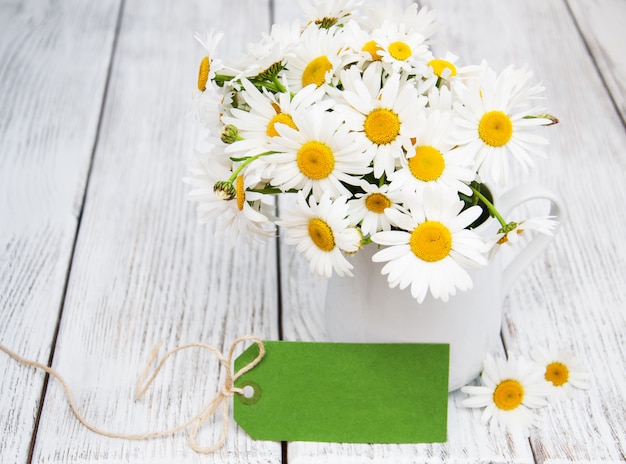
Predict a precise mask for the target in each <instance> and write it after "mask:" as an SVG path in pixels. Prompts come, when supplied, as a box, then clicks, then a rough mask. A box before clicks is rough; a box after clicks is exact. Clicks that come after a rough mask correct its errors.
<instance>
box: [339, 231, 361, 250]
mask: <svg viewBox="0 0 626 464" xmlns="http://www.w3.org/2000/svg"><path fill="white" fill-rule="evenodd" d="M342 235H343V236H344V237H346V238H348V239H349V241H350V246H344V248H342V251H343V252H344V253H345V254H347V255H353V254H355V253H357V252H358V251H360V250H361V248H363V232H361V229H360V228H358V227H355V226H350V227H348V228H347V229H346V230H344V231H343V232H342Z"/></svg>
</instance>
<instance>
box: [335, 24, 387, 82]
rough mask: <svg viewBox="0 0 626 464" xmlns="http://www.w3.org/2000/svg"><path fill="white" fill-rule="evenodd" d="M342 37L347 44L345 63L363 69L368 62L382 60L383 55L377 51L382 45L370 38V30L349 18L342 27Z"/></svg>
mask: <svg viewBox="0 0 626 464" xmlns="http://www.w3.org/2000/svg"><path fill="white" fill-rule="evenodd" d="M343 39H344V41H345V42H346V45H347V53H346V58H345V59H344V63H345V64H353V65H354V66H356V68H357V69H365V67H366V65H367V64H368V63H370V62H375V61H380V60H382V58H383V57H382V56H381V55H380V54H379V53H378V52H379V51H381V50H382V47H381V46H380V45H379V44H377V43H376V41H375V40H374V39H372V36H371V34H370V32H369V31H368V30H366V29H363V28H362V27H361V26H359V24H358V23H357V22H356V21H354V20H350V21H348V22H347V23H346V25H345V26H344V27H343ZM343 83H345V81H343Z"/></svg>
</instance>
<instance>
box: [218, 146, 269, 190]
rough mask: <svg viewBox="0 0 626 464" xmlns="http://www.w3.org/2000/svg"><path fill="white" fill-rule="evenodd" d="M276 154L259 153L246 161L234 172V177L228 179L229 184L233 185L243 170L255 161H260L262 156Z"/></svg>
mask: <svg viewBox="0 0 626 464" xmlns="http://www.w3.org/2000/svg"><path fill="white" fill-rule="evenodd" d="M274 153H276V152H275V151H266V152H265V153H259V154H258V155H254V156H251V157H250V158H248V159H246V160H245V161H243V162H242V163H241V165H239V166H238V167H237V169H235V171H233V173H232V175H231V176H230V177H229V178H228V182H230V183H233V182H234V181H235V179H237V176H238V175H239V173H240V172H241V171H242V170H243V168H245V167H246V166H247V165H249V164H250V163H252V162H253V161H254V160H257V159H259V158H260V157H261V156H267V155H273V154H274Z"/></svg>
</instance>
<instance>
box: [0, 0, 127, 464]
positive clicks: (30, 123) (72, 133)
mask: <svg viewBox="0 0 626 464" xmlns="http://www.w3.org/2000/svg"><path fill="white" fill-rule="evenodd" d="M118 7H119V1H117V0H112V1H101V2H82V1H71V0H67V1H65V2H63V3H62V4H60V5H58V4H50V3H48V2H41V1H21V2H6V1H5V2H2V3H1V4H0V63H2V65H1V66H0V343H3V344H5V345H7V346H9V347H11V348H12V349H14V350H16V351H18V352H20V353H21V354H23V355H25V356H27V357H29V358H33V359H37V360H39V361H41V362H43V363H47V362H48V358H49V356H50V349H51V345H52V341H53V337H54V332H55V327H56V325H57V320H58V317H59V308H60V305H61V302H62V298H63V291H64V287H65V280H66V276H67V272H68V266H69V261H70V258H71V253H72V247H73V243H74V237H75V234H76V224H77V217H78V215H79V212H80V208H81V204H82V198H83V193H84V188H85V180H86V177H87V173H88V170H89V164H90V160H91V153H92V148H93V145H94V139H95V137H96V129H97V125H98V120H99V115H100V105H101V102H102V97H103V93H104V89H105V84H106V76H107V69H108V66H109V62H110V58H111V48H112V44H113V38H114V33H115V27H116V22H117V12H118ZM0 379H1V380H0V437H2V439H1V440H0V462H3V463H21V462H26V459H27V456H28V453H29V446H30V441H31V435H32V433H33V430H34V427H35V420H36V416H37V412H38V408H39V400H40V397H41V391H42V387H43V379H44V375H43V373H41V372H35V371H34V370H32V369H29V368H25V367H23V366H20V365H18V364H17V363H15V361H13V360H11V359H9V358H8V357H7V356H5V355H4V354H2V355H0Z"/></svg>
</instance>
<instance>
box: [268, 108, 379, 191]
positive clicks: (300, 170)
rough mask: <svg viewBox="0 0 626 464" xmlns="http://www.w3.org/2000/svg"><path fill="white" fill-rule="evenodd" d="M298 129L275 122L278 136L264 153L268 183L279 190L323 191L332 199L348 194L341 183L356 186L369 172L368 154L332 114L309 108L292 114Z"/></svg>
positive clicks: (369, 158) (369, 159)
mask: <svg viewBox="0 0 626 464" xmlns="http://www.w3.org/2000/svg"><path fill="white" fill-rule="evenodd" d="M293 122H294V124H295V125H296V127H297V128H298V129H297V130H296V129H293V128H292V127H289V126H288V125H285V124H276V130H277V131H278V133H279V135H280V137H274V138H273V139H272V141H271V143H270V145H269V146H270V149H271V150H273V151H275V152H276V153H274V154H272V155H270V156H267V157H266V160H267V162H268V163H271V164H272V165H273V171H272V179H271V184H272V185H273V186H275V187H278V188H280V189H281V190H283V191H288V190H291V189H298V190H301V191H302V192H303V193H304V195H308V194H309V193H311V192H313V195H315V196H316V197H317V198H320V197H321V196H322V194H323V193H324V192H327V193H329V194H330V196H331V197H332V198H336V197H339V196H341V195H346V196H349V195H350V191H349V190H348V189H347V188H346V187H345V185H343V184H344V183H345V184H350V185H358V184H359V182H360V176H362V175H364V174H367V173H369V172H371V168H370V167H369V164H370V162H371V156H370V155H369V154H368V153H365V152H364V150H363V145H362V143H359V142H358V141H357V140H355V138H354V134H352V133H351V132H350V131H349V130H348V128H347V127H346V125H345V124H344V123H343V122H342V121H341V120H340V119H339V118H338V117H337V115H336V114H335V113H332V112H327V111H323V110H322V109H320V108H318V107H311V108H309V109H308V110H307V111H302V112H299V113H294V114H293Z"/></svg>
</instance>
